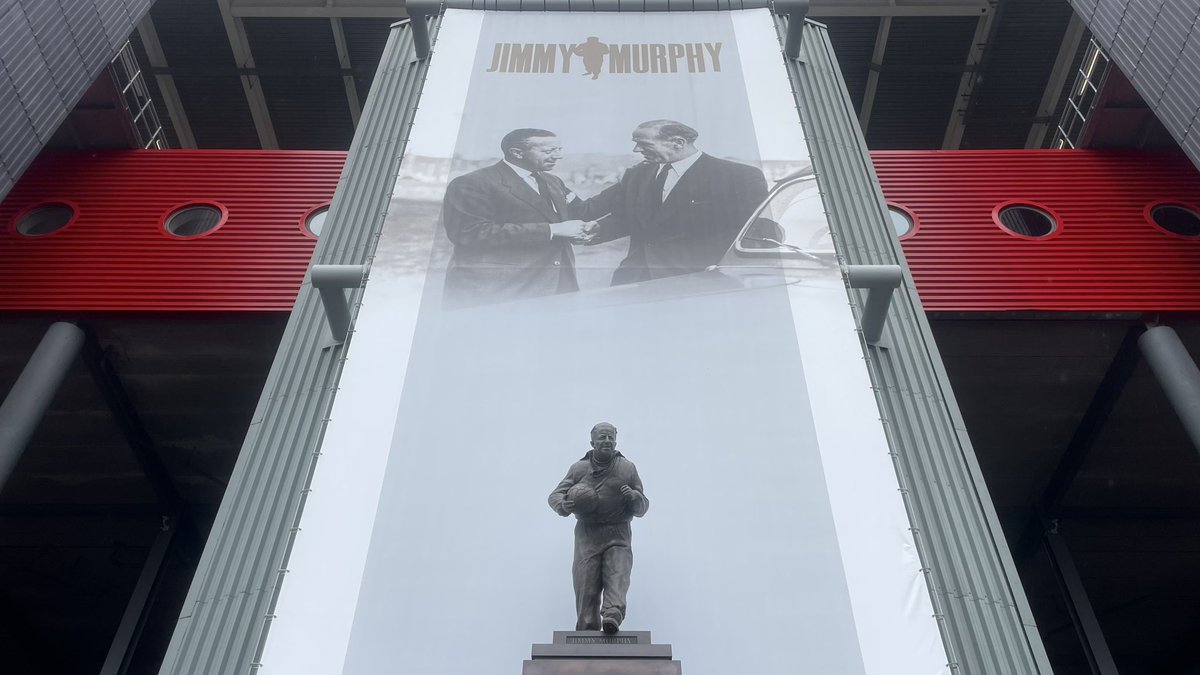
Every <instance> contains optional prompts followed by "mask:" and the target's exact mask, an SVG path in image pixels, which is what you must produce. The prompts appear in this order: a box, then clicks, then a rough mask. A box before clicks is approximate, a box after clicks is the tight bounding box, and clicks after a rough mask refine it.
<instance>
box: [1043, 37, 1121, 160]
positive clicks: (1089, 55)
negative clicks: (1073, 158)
mask: <svg viewBox="0 0 1200 675" xmlns="http://www.w3.org/2000/svg"><path fill="white" fill-rule="evenodd" d="M1111 68H1112V60H1111V59H1109V58H1108V55H1107V54H1105V53H1104V50H1103V49H1101V48H1100V45H1099V44H1098V43H1097V42H1096V41H1095V40H1094V39H1092V40H1089V42H1088V47H1087V51H1086V52H1085V53H1084V55H1083V60H1082V61H1081V62H1080V64H1079V69H1078V70H1077V71H1075V83H1074V84H1073V85H1072V86H1071V95H1070V96H1069V97H1068V98H1067V104H1066V107H1065V108H1064V109H1063V114H1062V117H1061V118H1060V119H1059V120H1058V127H1057V128H1056V131H1055V134H1054V142H1053V143H1051V144H1050V147H1051V148H1054V149H1055V150H1062V149H1064V148H1075V147H1077V146H1078V145H1079V142H1080V141H1081V140H1082V139H1083V136H1084V133H1085V132H1087V128H1088V122H1089V120H1090V118H1091V116H1092V111H1094V110H1095V109H1096V103H1097V102H1098V101H1099V99H1100V92H1101V91H1102V90H1103V89H1104V82H1105V80H1107V79H1108V72H1109V69H1111Z"/></svg>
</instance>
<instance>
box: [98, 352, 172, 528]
mask: <svg viewBox="0 0 1200 675" xmlns="http://www.w3.org/2000/svg"><path fill="white" fill-rule="evenodd" d="M84 334H85V340H84V346H83V360H84V363H86V364H87V366H88V370H89V371H91V374H92V380H93V381H94V382H95V383H96V387H97V388H98V389H99V390H100V395H101V396H102V397H103V398H104V402H105V403H106V404H107V405H108V409H109V411H110V412H112V416H113V421H115V422H116V423H117V427H118V428H120V430H121V434H122V435H123V436H124V437H125V442H126V443H128V444H129V449H130V450H131V451H132V452H133V455H134V458H135V459H136V460H137V463H138V465H139V466H140V467H141V469H142V473H144V474H145V475H146V478H147V479H148V480H149V481H150V486H151V488H153V490H154V494H155V496H156V497H157V498H158V502H159V504H161V505H162V507H163V509H164V510H165V511H167V512H174V511H176V510H178V509H179V508H180V506H181V504H182V500H181V498H180V496H179V490H178V489H176V487H175V481H174V480H173V479H172V478H171V472H170V471H168V470H167V467H166V465H165V464H164V463H163V461H162V457H161V456H160V455H159V452H158V449H157V448H155V447H154V441H152V440H151V439H150V435H149V434H148V433H146V428H145V426H144V425H143V424H142V420H141V418H140V416H139V415H138V413H137V408H136V407H135V406H134V404H133V400H132V399H130V398H129V393H128V392H127V391H126V390H125V385H123V384H122V383H121V378H120V376H119V375H118V374H117V370H116V367H115V366H114V365H113V363H112V360H111V359H109V358H108V355H107V354H106V353H105V352H104V349H103V347H101V346H100V342H99V340H98V339H97V338H96V335H95V334H94V333H92V332H91V331H87V330H85V331H84Z"/></svg>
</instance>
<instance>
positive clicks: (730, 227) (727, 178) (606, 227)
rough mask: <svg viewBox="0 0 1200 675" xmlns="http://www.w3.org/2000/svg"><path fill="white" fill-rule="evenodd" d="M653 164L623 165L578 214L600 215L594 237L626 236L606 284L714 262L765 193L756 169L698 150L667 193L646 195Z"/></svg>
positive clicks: (654, 170) (687, 270)
mask: <svg viewBox="0 0 1200 675" xmlns="http://www.w3.org/2000/svg"><path fill="white" fill-rule="evenodd" d="M658 169H659V165H658V164H654V163H651V162H644V163H642V164H638V165H637V166H634V167H632V168H630V169H629V170H628V171H626V172H625V175H623V176H622V177H621V180H620V181H618V182H617V184H616V185H613V186H611V187H609V188H608V189H606V190H604V191H603V192H601V193H600V194H598V195H596V196H595V197H593V198H592V199H589V200H588V201H587V202H586V203H585V204H583V205H582V206H581V210H580V213H579V215H578V217H580V218H583V219H585V220H594V219H596V218H599V217H601V216H603V215H604V214H606V213H611V214H612V215H611V216H610V217H609V218H606V219H605V220H603V221H602V222H601V229H600V232H599V235H598V240H603V241H607V240H610V239H617V238H619V237H624V236H628V237H629V254H628V255H627V256H626V257H625V259H624V260H623V261H621V264H620V266H619V267H618V268H617V271H616V272H615V273H614V274H613V281H612V283H613V285H614V286H616V285H618V284H627V283H632V282H635V281H646V280H648V279H658V278H661V277H668V276H673V275H676V274H688V273H691V272H699V271H701V270H703V269H705V268H706V267H708V266H709V265H715V264H717V263H718V262H719V261H720V260H721V257H722V256H724V255H725V251H727V250H728V249H729V246H730V244H732V243H733V239H734V237H736V236H737V233H738V231H739V230H740V229H741V227H742V225H745V223H746V220H747V219H748V218H749V217H750V214H751V213H753V212H754V209H755V208H756V207H757V206H758V205H759V204H761V203H762V201H763V200H764V199H766V196H767V181H766V179H765V178H764V177H763V174H762V171H760V170H758V169H757V168H755V167H752V166H747V165H745V164H739V163H737V162H731V161H728V160H724V159H718V158H716V157H713V156H711V155H707V154H703V153H701V155H700V157H699V158H698V159H697V160H696V162H695V163H694V164H692V166H691V167H690V168H689V169H688V170H687V171H686V172H684V174H683V176H681V177H680V178H679V182H678V183H676V184H675V187H674V189H672V190H671V193H670V194H669V195H668V196H667V199H666V201H663V202H659V199H660V197H659V195H657V194H651V193H652V192H654V191H653V187H654V183H655V176H656V174H657V173H658Z"/></svg>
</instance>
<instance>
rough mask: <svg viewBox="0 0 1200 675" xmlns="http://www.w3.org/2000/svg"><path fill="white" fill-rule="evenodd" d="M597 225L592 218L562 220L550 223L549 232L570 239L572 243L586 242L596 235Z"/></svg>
mask: <svg viewBox="0 0 1200 675" xmlns="http://www.w3.org/2000/svg"><path fill="white" fill-rule="evenodd" d="M598 228H599V225H598V224H597V223H596V221H594V220H586V221H585V220H564V221H562V222H561V223H550V234H551V236H554V237H562V238H564V239H570V240H571V243H572V244H587V243H589V242H591V240H592V238H593V237H595V236H596V230H597V229H598Z"/></svg>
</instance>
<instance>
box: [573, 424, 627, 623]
mask: <svg viewBox="0 0 1200 675" xmlns="http://www.w3.org/2000/svg"><path fill="white" fill-rule="evenodd" d="M549 501H550V508H552V509H554V512H555V513H557V514H558V515H560V516H569V515H571V514H575V519H576V521H577V522H576V523H575V558H574V562H573V563H572V565H571V577H572V580H573V581H574V584H575V609H576V612H577V613H578V616H579V619H578V621H577V622H576V624H575V630H603V631H604V632H606V633H615V632H617V631H618V630H619V629H620V627H621V621H623V620H624V619H625V593H626V592H627V591H628V590H629V573H630V571H631V570H632V569H633V549H632V548H631V543H632V532H631V528H630V526H629V523H630V521H632V520H633V517H634V516H638V517H639V518H640V517H641V516H644V515H646V509H648V508H650V500H648V499H646V496H645V495H644V494H642V479H641V478H639V477H638V472H637V467H636V466H634V465H633V462H631V461H629V460H627V459H625V457H624V456H623V455H621V453H619V452H617V428H616V427H614V426H613V425H611V424H609V423H607V422H601V423H599V424H597V425H596V426H594V427H592V449H591V450H589V451H588V453H587V454H585V455H584V456H583V458H582V459H580V460H579V461H578V462H575V463H574V464H572V465H571V468H570V469H568V470H567V477H566V478H563V479H562V482H560V483H559V484H558V487H556V488H554V492H551V493H550V500H549Z"/></svg>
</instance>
